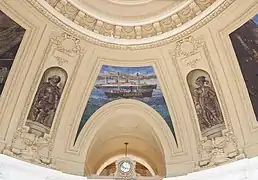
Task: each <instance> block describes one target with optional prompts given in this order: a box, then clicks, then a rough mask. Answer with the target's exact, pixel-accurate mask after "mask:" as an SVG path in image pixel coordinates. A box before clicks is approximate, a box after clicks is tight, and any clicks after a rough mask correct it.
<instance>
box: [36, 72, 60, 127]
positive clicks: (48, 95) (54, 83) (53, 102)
mask: <svg viewBox="0 0 258 180" xmlns="http://www.w3.org/2000/svg"><path fill="white" fill-rule="evenodd" d="M60 81H61V77H60V76H57V75H54V76H51V77H49V78H48V80H47V82H43V83H42V84H41V85H40V87H39V89H38V92H37V94H36V96H35V100H34V104H33V116H34V118H33V120H34V121H36V122H39V123H41V124H43V125H45V126H47V127H49V128H50V127H51V125H52V121H53V118H49V117H50V116H51V115H53V114H54V113H55V111H56V109H57V106H58V103H59V100H60V96H61V92H60V88H59V87H58V84H59V83H60Z"/></svg>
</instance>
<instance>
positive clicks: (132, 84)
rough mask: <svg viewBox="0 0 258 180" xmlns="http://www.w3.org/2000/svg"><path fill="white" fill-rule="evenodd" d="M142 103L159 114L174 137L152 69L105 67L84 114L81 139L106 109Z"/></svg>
mask: <svg viewBox="0 0 258 180" xmlns="http://www.w3.org/2000/svg"><path fill="white" fill-rule="evenodd" d="M122 98H124V99H135V100H139V101H141V102H143V103H145V104H147V105H149V106H150V107H152V108H153V109H154V110H156V111H157V112H158V113H159V114H160V115H161V116H162V117H163V119H164V120H165V121H166V123H167V125H168V126H169V128H170V130H171V132H172V133H173V134H174V129H173V124H172V121H171V117H170V114H169V111H168V107H167V105H166V102H165V99H164V96H163V94H162V91H161V89H160V86H159V84H158V81H157V77H156V75H155V73H154V70H153V68H152V67H151V66H146V67H117V66H107V65H104V66H102V68H101V70H100V73H99V75H98V78H97V80H96V83H95V86H94V88H93V90H92V92H91V95H90V97H89V100H88V103H87V105H86V108H85V111H84V113H83V116H82V119H81V122H80V126H79V129H78V133H77V135H78V134H79V133H80V131H81V129H82V128H83V126H84V125H85V123H86V122H87V120H88V119H89V118H90V117H91V116H92V114H93V113H94V112H96V111H97V110H98V109H99V108H100V107H102V106H103V105H105V104H107V103H109V102H111V101H113V100H117V99H122Z"/></svg>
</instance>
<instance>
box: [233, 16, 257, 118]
mask: <svg viewBox="0 0 258 180" xmlns="http://www.w3.org/2000/svg"><path fill="white" fill-rule="evenodd" d="M230 39H231V42H232V45H233V47H234V50H235V54H236V56H237V60H238V63H239V66H240V69H241V72H242V75H243V78H244V81H245V84H246V87H247V89H248V93H249V97H250V99H251V103H252V106H253V110H254V113H255V115H256V119H257V120H258V71H257V70H258V14H257V15H256V16H254V17H253V18H252V19H250V20H249V21H247V22H246V23H245V24H243V25H242V26H241V27H239V28H238V29H237V30H235V31H234V32H232V33H231V34H230Z"/></svg>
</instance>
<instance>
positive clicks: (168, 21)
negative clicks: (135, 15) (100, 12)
mask: <svg viewBox="0 0 258 180" xmlns="http://www.w3.org/2000/svg"><path fill="white" fill-rule="evenodd" d="M45 1H46V2H47V3H48V4H49V5H50V6H52V7H53V8H54V9H55V10H57V11H58V12H59V13H61V14H62V15H63V16H65V17H66V18H68V19H69V20H71V21H73V22H74V23H76V24H78V25H79V26H82V27H83V28H86V29H87V30H89V31H92V32H94V33H97V34H100V35H103V36H108V37H112V38H115V39H142V38H148V37H153V36H157V35H160V34H163V33H166V32H168V31H171V30H173V29H175V28H178V27H180V26H182V25H183V24H185V23H186V22H188V21H190V20H191V19H193V18H194V17H196V16H197V15H199V14H200V13H201V12H203V11H204V10H206V9H207V8H208V7H209V6H211V5H212V4H213V3H214V2H215V1H216V0H193V1H192V2H191V3H189V4H187V5H185V7H183V8H182V9H180V10H178V11H176V12H174V13H173V14H172V15H170V16H168V17H166V18H164V19H162V20H159V21H154V22H151V23H148V24H142V25H138V26H123V25H118V24H111V23H108V22H105V21H103V20H100V19H98V18H96V17H93V16H91V15H89V14H87V12H85V11H83V10H81V9H79V8H77V7H76V6H74V5H73V4H72V3H71V2H70V1H71V0H45Z"/></svg>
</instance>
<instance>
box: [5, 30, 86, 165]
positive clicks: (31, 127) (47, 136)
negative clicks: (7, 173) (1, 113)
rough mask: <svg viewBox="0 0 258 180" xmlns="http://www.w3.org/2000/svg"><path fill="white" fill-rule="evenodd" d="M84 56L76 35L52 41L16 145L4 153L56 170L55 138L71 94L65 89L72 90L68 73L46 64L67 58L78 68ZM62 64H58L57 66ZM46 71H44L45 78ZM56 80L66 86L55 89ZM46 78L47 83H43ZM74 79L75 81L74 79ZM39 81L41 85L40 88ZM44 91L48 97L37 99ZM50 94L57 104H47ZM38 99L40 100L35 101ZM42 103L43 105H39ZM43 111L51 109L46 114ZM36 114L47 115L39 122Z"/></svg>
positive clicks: (31, 91) (11, 144) (25, 112)
mask: <svg viewBox="0 0 258 180" xmlns="http://www.w3.org/2000/svg"><path fill="white" fill-rule="evenodd" d="M82 53H83V49H82V48H81V46H80V44H79V40H78V39H77V38H75V37H73V36H70V35H68V34H66V33H63V34H61V35H60V36H57V37H53V38H52V39H50V41H49V44H48V46H47V47H46V51H45V53H44V54H45V56H44V57H43V60H42V64H41V66H40V69H39V71H38V74H37V75H36V77H35V79H34V82H33V84H32V87H31V90H30V93H29V95H28V97H27V101H26V103H25V106H24V109H23V113H22V115H21V119H20V121H19V124H18V127H17V129H16V132H15V133H14V136H13V139H12V142H11V143H10V144H7V145H6V147H5V149H4V151H3V154H6V155H9V156H12V157H16V158H18V159H22V160H24V161H28V162H31V163H35V164H40V165H43V166H47V167H50V168H54V166H55V160H54V158H53V157H52V150H53V147H54V139H55V137H56V131H57V127H58V126H59V122H60V114H61V113H62V111H63V106H64V102H65V99H66V98H67V93H65V92H63V93H62V91H63V88H66V89H69V88H70V86H71V83H70V82H67V83H66V84H68V85H65V81H66V79H67V76H65V75H66V71H65V70H63V69H62V68H60V67H53V66H50V67H49V66H47V67H44V63H45V61H53V60H55V59H57V60H58V59H59V58H62V59H65V62H71V61H76V62H75V63H74V64H76V66H75V68H76V67H77V66H79V64H80V61H81V59H80V58H81V57H82V56H83V54H82ZM57 57H59V58H57ZM59 60H60V59H59ZM60 63H61V62H57V64H60ZM53 64H55V63H53ZM43 67H44V68H43ZM61 69H62V71H61ZM42 72H44V73H43V75H42ZM46 72H48V73H46ZM62 72H65V74H64V73H63V75H64V76H61V75H62ZM45 75H46V76H45ZM47 75H48V76H47ZM59 76H60V77H59ZM49 77H50V78H49ZM53 77H59V78H60V80H63V82H62V85H61V86H60V85H59V80H58V81H56V86H55V87H54V86H53V85H54V84H53V82H51V83H49V80H51V79H52V78H53ZM59 78H58V79H59ZM42 79H43V80H44V81H42ZM71 79H73V76H72V77H71ZM38 81H40V82H41V83H40V84H39V85H38ZM51 81H52V80H51ZM57 82H58V83H57ZM42 85H43V86H42ZM47 86H48V87H47ZM57 86H58V87H57ZM64 86H67V87H64ZM42 87H43V88H42ZM44 88H46V89H47V91H44V93H47V94H44V97H42V98H36V97H37V95H39V90H41V91H42V90H43V89H44ZM50 90H51V91H50ZM53 90H56V91H54V92H55V94H53ZM41 91H40V92H41ZM66 91H67V90H66ZM35 92H36V94H35ZM59 93H60V94H59ZM48 95H49V96H51V97H55V102H53V103H52V105H51V104H49V103H50V101H47V102H44V101H45V100H44V98H46V97H47V96H48ZM53 95H55V96H53ZM35 99H36V100H39V101H35ZM59 100H60V102H59ZM31 102H32V103H31ZM35 102H36V103H35ZM39 104H41V105H40V106H38V105H39ZM47 104H48V105H51V107H52V108H49V107H50V106H49V107H46V105H47ZM42 105H43V106H42ZM42 108H48V110H47V111H46V110H44V111H42ZM35 110H36V111H35ZM35 112H36V114H38V113H37V112H39V114H41V115H43V116H39V114H38V115H37V117H42V118H43V119H42V120H43V121H37V120H35V117H34V115H35ZM42 112H43V113H42ZM47 119H48V120H50V121H49V123H47Z"/></svg>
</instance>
